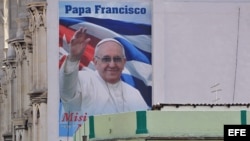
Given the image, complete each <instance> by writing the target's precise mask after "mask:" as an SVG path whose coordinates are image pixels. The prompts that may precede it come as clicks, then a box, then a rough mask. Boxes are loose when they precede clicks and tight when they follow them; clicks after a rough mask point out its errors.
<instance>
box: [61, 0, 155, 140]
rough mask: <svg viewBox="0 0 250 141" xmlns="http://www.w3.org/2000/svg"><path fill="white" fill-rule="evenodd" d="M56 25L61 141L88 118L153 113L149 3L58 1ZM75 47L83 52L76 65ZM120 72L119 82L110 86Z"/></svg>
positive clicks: (146, 1) (144, 1)
mask: <svg viewBox="0 0 250 141" xmlns="http://www.w3.org/2000/svg"><path fill="white" fill-rule="evenodd" d="M59 24H60V25H59V60H58V61H59V70H60V82H59V83H60V106H59V107H60V109H59V136H60V137H71V136H72V135H73V134H74V132H75V131H76V130H77V128H78V127H79V126H80V125H81V124H82V123H83V122H84V121H86V120H87V119H88V118H87V117H88V116H92V115H93V116H95V115H102V114H115V113H121V112H130V111H138V110H147V109H150V108H151V106H152V91H151V90H152V63H151V62H152V60H151V43H152V41H151V40H152V39H151V1H150V0H133V1H131V0H130V1H126V0H125V1H111V0H110V1H109V0H105V1H103V0H102V1H85V0H82V1H60V2H59ZM104 39H106V40H105V41H103V40H104ZM84 41H85V42H84ZM100 41H102V43H100V44H98V43H99V42H100ZM85 43H86V44H85ZM97 44H98V45H97ZM79 46H80V47H79ZM96 46H98V47H100V48H99V49H98V51H96V52H95V48H96ZM104 46H106V47H104ZM117 46H119V47H123V48H124V51H123V50H121V51H120V48H119V49H117V48H116V47H117ZM75 47H79V48H81V47H83V49H82V50H81V51H82V52H83V53H82V55H81V58H79V60H74V59H72V58H73V57H72V56H73V55H72V54H73V53H72V52H74V51H73V49H72V48H75ZM110 48H111V49H110ZM112 48H116V51H117V50H118V51H117V52H112V51H114V50H112ZM105 49H107V50H108V51H110V50H111V52H108V51H107V50H105ZM101 51H104V52H101ZM123 53H124V55H123ZM70 57H71V59H70ZM72 60H73V61H72ZM75 66H77V67H75ZM74 68H77V69H78V70H77V71H74ZM119 70H122V71H121V75H120V76H119V80H121V81H117V82H116V81H115V82H114V83H113V81H109V78H110V79H111V77H112V80H113V78H114V77H115V76H116V74H119ZM74 72H75V73H74ZM106 75H109V76H107V77H105V76H106ZM114 80H115V79H114ZM134 88H135V89H134Z"/></svg>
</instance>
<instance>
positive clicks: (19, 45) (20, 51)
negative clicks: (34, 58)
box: [11, 39, 28, 62]
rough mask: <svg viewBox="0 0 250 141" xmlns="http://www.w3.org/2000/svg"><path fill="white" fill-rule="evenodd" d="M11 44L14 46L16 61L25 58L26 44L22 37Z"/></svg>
mask: <svg viewBox="0 0 250 141" xmlns="http://www.w3.org/2000/svg"><path fill="white" fill-rule="evenodd" d="M11 45H12V46H13V47H14V49H15V51H16V61H17V62H21V61H23V60H25V59H27V58H28V57H27V55H26V52H25V51H26V44H25V42H24V40H23V39H17V40H15V41H13V42H12V43H11Z"/></svg>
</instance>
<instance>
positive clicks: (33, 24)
mask: <svg viewBox="0 0 250 141" xmlns="http://www.w3.org/2000/svg"><path fill="white" fill-rule="evenodd" d="M46 6H47V5H46V2H31V3H30V4H28V11H29V13H30V16H29V32H30V33H31V37H32V52H33V54H32V60H33V62H32V72H33V78H32V80H31V83H32V90H31V91H33V92H34V93H36V92H44V91H47V37H46Z"/></svg>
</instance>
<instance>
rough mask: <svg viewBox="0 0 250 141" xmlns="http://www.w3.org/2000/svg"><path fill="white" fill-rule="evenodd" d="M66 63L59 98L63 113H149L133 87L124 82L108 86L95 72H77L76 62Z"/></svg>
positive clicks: (86, 69)
mask: <svg viewBox="0 0 250 141" xmlns="http://www.w3.org/2000/svg"><path fill="white" fill-rule="evenodd" d="M66 60H67V59H66ZM65 62H66V63H67V67H66V66H65ZM65 62H64V64H63V65H62V67H61V69H60V97H61V101H62V103H63V106H64V110H65V111H67V112H72V111H81V113H87V114H88V115H102V114H113V113H121V112H132V111H145V110H148V108H149V107H148V106H147V104H146V102H145V101H144V99H143V97H142V96H141V93H140V92H139V91H138V90H137V89H135V88H134V87H132V86H130V85H128V84H127V83H125V82H123V81H119V82H117V83H115V84H110V83H107V82H105V81H104V80H103V79H102V78H101V77H100V75H99V73H98V72H97V71H93V70H91V69H89V68H84V69H83V70H81V71H78V62H76V63H74V62H70V61H65Z"/></svg>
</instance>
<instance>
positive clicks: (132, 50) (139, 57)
mask: <svg viewBox="0 0 250 141" xmlns="http://www.w3.org/2000/svg"><path fill="white" fill-rule="evenodd" d="M115 39H116V40H118V41H119V42H121V43H122V45H123V46H124V49H125V53H126V58H127V60H128V61H130V60H136V61H140V62H144V63H147V64H151V55H150V54H144V53H143V52H141V50H139V49H138V48H136V47H135V46H134V45H133V44H131V43H130V42H128V41H127V40H125V39H123V38H120V37H117V38H115ZM147 55H148V56H147ZM149 58H150V59H149Z"/></svg>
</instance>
